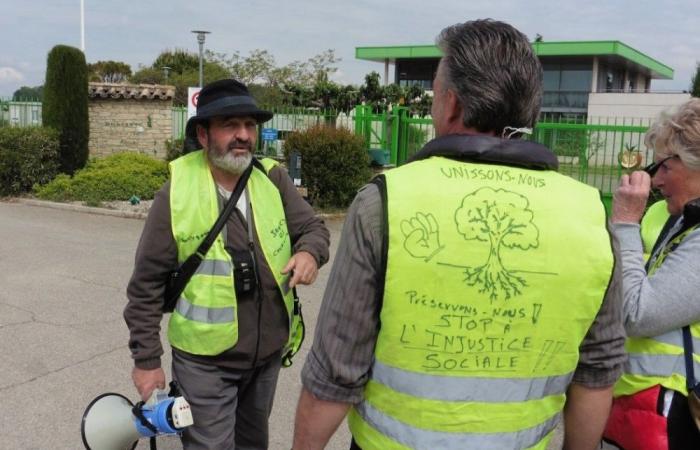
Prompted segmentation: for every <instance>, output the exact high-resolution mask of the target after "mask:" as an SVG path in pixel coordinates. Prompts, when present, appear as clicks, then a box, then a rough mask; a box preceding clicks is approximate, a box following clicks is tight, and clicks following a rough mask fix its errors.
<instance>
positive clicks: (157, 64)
mask: <svg viewBox="0 0 700 450" xmlns="http://www.w3.org/2000/svg"><path fill="white" fill-rule="evenodd" d="M163 67H169V68H170V69H169V70H170V73H171V74H183V73H186V72H192V71H199V55H197V54H196V53H190V52H188V51H187V50H182V49H175V50H165V51H163V52H161V54H160V55H158V57H156V59H155V61H153V64H151V68H153V69H157V70H163Z"/></svg>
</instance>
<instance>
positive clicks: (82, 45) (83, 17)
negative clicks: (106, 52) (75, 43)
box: [80, 0, 85, 53]
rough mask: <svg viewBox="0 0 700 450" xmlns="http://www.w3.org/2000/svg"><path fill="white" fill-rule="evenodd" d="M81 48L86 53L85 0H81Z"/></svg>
mask: <svg viewBox="0 0 700 450" xmlns="http://www.w3.org/2000/svg"><path fill="white" fill-rule="evenodd" d="M80 50H82V51H83V53H85V0H80Z"/></svg>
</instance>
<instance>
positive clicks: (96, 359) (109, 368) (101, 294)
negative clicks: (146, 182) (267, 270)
mask: <svg viewBox="0 0 700 450" xmlns="http://www.w3.org/2000/svg"><path fill="white" fill-rule="evenodd" d="M328 225H329V228H330V229H331V233H332V240H333V246H334V248H333V251H332V254H334V253H335V251H334V249H335V246H336V245H337V240H338V236H339V233H340V228H341V226H342V222H341V221H339V220H331V221H329V222H328ZM142 227H143V221H142V220H136V219H123V218H117V217H109V216H102V215H94V214H85V213H79V212H73V211H63V210H56V209H48V208H41V207H35V206H27V205H22V204H17V203H4V202H0V353H1V354H2V355H4V357H3V358H2V364H1V366H0V402H1V403H0V404H1V407H0V449H25V450H30V449H31V450H48V449H71V450H77V449H81V448H83V444H82V441H81V437H80V423H81V419H82V415H83V411H84V410H85V407H86V406H87V405H88V404H89V402H90V401H91V400H92V399H93V398H94V397H96V396H97V395H99V394H101V393H104V392H118V393H121V394H124V395H125V396H127V397H129V398H130V399H132V401H136V400H138V398H137V394H136V391H135V389H134V387H133V385H132V384H131V367H132V362H131V359H130V357H129V350H128V348H127V340H128V331H127V328H126V325H125V324H124V321H123V319H122V309H123V307H124V303H125V301H126V296H125V290H126V285H127V282H128V280H129V277H130V275H131V270H132V268H133V258H134V250H135V248H136V244H137V242H138V239H139V236H140V234H141V229H142ZM329 271H330V265H328V266H326V267H325V268H323V269H322V270H321V272H320V274H319V278H318V280H317V282H316V284H315V286H313V287H301V289H300V290H299V294H300V296H301V298H302V301H303V302H304V313H305V314H304V315H305V318H306V319H307V323H308V324H309V326H310V327H309V328H310V329H309V330H308V331H309V333H308V334H307V336H312V335H313V324H314V323H315V322H316V316H317V314H318V307H319V305H320V301H321V295H322V289H323V286H325V284H326V280H327V277H328V273H329ZM310 342H311V339H310V338H309V340H308V341H307V342H305V345H304V348H303V350H302V352H301V353H300V354H299V355H297V357H296V359H295V361H296V362H295V364H294V365H293V366H292V367H291V368H289V369H283V370H282V372H281V374H280V381H279V385H278V388H277V395H276V398H275V406H274V410H273V412H272V417H271V420H270V428H271V430H270V432H271V441H270V448H271V449H289V448H290V447H291V436H292V430H293V424H294V409H295V407H296V401H297V397H298V395H299V389H300V386H301V384H300V381H299V372H300V371H301V365H302V362H303V361H304V358H305V353H306V350H308V348H309V346H310ZM166 345H167V344H166ZM167 353H168V352H167V351H166V354H167ZM163 364H164V366H165V367H167V368H168V369H169V365H170V360H169V358H164V361H163ZM168 372H169V370H168ZM349 439H350V437H349V433H348V432H347V428H346V427H345V426H343V427H342V429H341V430H340V432H339V433H338V434H337V436H336V437H335V438H334V440H333V442H332V443H331V445H329V447H328V448H330V449H334V450H335V449H338V450H340V449H347V448H348V443H349ZM137 448H139V449H147V448H148V441H147V440H142V442H140V444H139V446H138V447H137ZM158 448H159V449H177V448H181V446H180V445H179V440H177V439H172V438H161V439H159V440H158Z"/></svg>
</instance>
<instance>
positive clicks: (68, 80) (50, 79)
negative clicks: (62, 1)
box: [42, 45, 90, 174]
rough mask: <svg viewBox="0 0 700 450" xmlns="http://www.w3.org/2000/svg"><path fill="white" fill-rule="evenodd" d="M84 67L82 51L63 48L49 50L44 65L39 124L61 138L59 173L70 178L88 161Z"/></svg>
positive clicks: (86, 84) (85, 75)
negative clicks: (55, 132) (41, 123)
mask: <svg viewBox="0 0 700 450" xmlns="http://www.w3.org/2000/svg"><path fill="white" fill-rule="evenodd" d="M87 74H88V71H87V64H86V63H85V55H84V54H83V52H82V51H80V50H78V49H77V48H74V47H69V46H66V45H57V46H55V47H54V48H52V49H51V51H50V52H49V55H48V59H47V63H46V83H45V84H44V100H43V106H42V109H43V111H42V121H43V123H44V126H47V127H51V128H54V129H56V130H58V132H59V135H60V150H59V154H60V170H61V171H62V172H64V173H67V174H73V173H74V172H75V171H76V170H78V169H80V168H82V167H84V166H85V163H86V162H87V159H88V139H89V136H90V122H89V118H88V79H87Z"/></svg>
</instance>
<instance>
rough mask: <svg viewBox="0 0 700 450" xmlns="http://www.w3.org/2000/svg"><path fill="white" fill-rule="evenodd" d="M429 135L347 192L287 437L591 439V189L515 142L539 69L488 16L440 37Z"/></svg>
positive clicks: (615, 309)
mask: <svg viewBox="0 0 700 450" xmlns="http://www.w3.org/2000/svg"><path fill="white" fill-rule="evenodd" d="M437 42H438V46H439V47H440V49H441V50H442V53H443V57H442V59H441V61H440V64H439V66H438V70H437V73H436V74H435V80H434V85H433V89H434V97H433V107H432V117H433V124H434V126H435V131H436V135H437V138H436V139H434V140H432V141H430V142H429V143H428V144H426V145H425V147H423V149H422V150H420V151H419V152H418V153H417V154H415V155H414V156H413V157H411V158H410V160H409V161H408V164H405V165H403V166H402V167H400V168H397V169H394V170H390V171H388V172H385V173H384V174H383V175H381V176H379V177H377V178H375V180H373V182H372V183H370V184H369V185H367V186H366V187H365V188H363V189H362V190H361V191H360V192H359V193H358V195H357V197H356V198H355V201H354V202H353V204H352V206H351V207H350V210H349V211H348V216H347V219H346V223H345V227H344V229H343V234H342V236H341V241H340V244H339V248H338V256H337V257H336V260H335V263H334V266H333V270H332V272H331V276H330V279H329V280H328V285H327V290H326V292H325V296H324V299H323V305H322V307H321V312H320V315H319V320H318V324H317V327H316V334H315V339H314V344H313V347H312V349H311V351H310V353H309V355H308V358H307V360H306V364H305V366H304V370H303V372H302V380H303V385H304V387H303V390H302V393H301V397H300V399H299V404H298V407H297V416H296V427H295V436H294V449H297V450H302V449H303V450H309V449H321V448H323V447H324V446H325V445H326V443H327V442H328V440H329V439H330V437H331V435H332V434H333V433H334V432H335V430H336V428H337V427H338V425H339V424H340V423H341V422H342V421H343V419H344V418H345V416H346V415H347V414H348V412H349V416H348V422H349V425H350V430H351V432H352V435H353V442H352V447H351V448H353V449H363V450H373V449H394V448H402V449H403V448H418V449H431V450H437V449H441V450H442V449H469V448H474V449H511V448H538V449H543V448H545V447H546V446H547V444H548V443H549V441H550V440H551V438H552V436H553V434H554V429H555V428H556V426H557V424H558V423H559V422H560V419H561V415H562V412H563V415H564V419H565V425H566V427H565V429H566V434H565V442H564V445H565V447H566V448H569V449H578V448H581V449H593V448H594V447H595V445H596V444H597V443H598V442H599V440H600V436H601V434H602V430H603V427H604V425H605V421H606V418H607V415H608V411H609V408H610V402H611V398H612V385H613V384H614V382H615V381H616V380H617V378H618V376H619V374H620V372H621V365H622V363H623V361H624V357H625V355H624V347H623V345H624V333H623V330H622V327H621V324H620V321H619V296H620V288H619V284H618V281H617V280H618V277H619V275H618V274H617V272H615V276H613V275H614V255H613V249H612V248H611V239H610V235H609V233H608V231H607V229H606V225H605V218H606V216H605V210H604V207H603V204H602V202H601V201H600V196H599V193H598V191H597V190H595V189H593V188H591V187H589V186H586V185H584V184H582V183H579V182H577V181H575V180H573V179H571V178H569V177H566V176H563V175H561V174H559V173H557V172H556V169H557V168H558V163H557V158H556V156H554V155H553V154H552V153H551V152H550V151H549V150H547V149H546V148H545V147H543V146H542V145H540V144H537V143H534V142H530V141H525V140H520V139H518V138H519V137H520V136H521V135H522V134H524V133H528V132H530V129H531V127H533V126H534V124H535V122H536V120H537V117H538V114H539V108H540V102H541V98H542V68H541V66H540V63H539V61H538V59H537V57H536V55H535V54H534V52H533V50H532V47H531V45H530V43H529V42H528V40H527V38H526V37H525V36H524V35H523V34H522V33H521V32H519V31H518V30H516V29H515V28H513V27H512V26H510V25H508V24H505V23H502V22H496V21H493V20H477V21H473V22H466V23H464V24H457V25H454V26H451V27H448V28H446V29H444V30H443V31H442V33H441V34H440V36H439V37H438V40H437Z"/></svg>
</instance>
